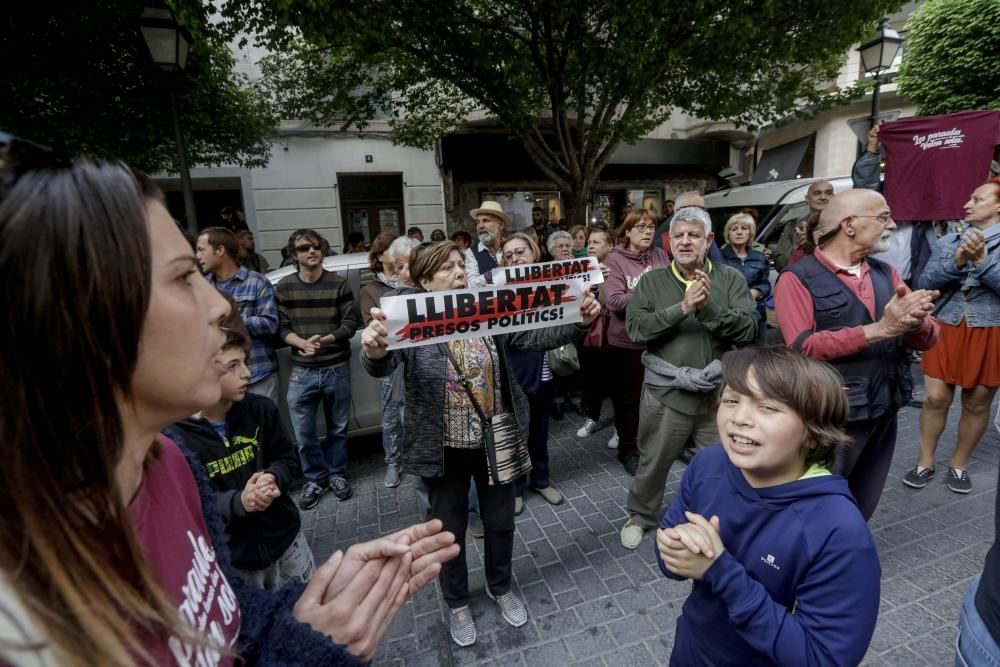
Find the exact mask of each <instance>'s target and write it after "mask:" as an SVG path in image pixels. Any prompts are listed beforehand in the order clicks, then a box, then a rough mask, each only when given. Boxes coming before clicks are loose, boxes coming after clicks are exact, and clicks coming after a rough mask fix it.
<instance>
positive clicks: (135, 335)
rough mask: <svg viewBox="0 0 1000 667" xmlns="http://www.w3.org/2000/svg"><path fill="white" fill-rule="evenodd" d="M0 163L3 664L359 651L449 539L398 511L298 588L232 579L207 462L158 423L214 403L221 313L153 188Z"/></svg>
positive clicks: (74, 170) (369, 646)
mask: <svg viewBox="0 0 1000 667" xmlns="http://www.w3.org/2000/svg"><path fill="white" fill-rule="evenodd" d="M6 157H7V156H0V163H2V164H4V165H5V166H8V167H9V165H11V164H16V162H15V161H10V160H7V159H4V158H6ZM2 176H3V180H2V181H0V182H2V183H3V184H4V185H8V184H11V183H12V182H13V185H12V187H11V189H10V190H9V192H7V194H6V196H5V197H3V200H2V201H0V280H2V282H3V284H4V285H6V286H8V287H9V289H10V291H9V293H8V294H7V295H5V297H4V298H3V299H2V300H0V309H3V311H4V313H5V314H4V315H3V316H2V317H0V322H3V323H4V324H3V325H2V326H0V384H2V391H0V396H2V397H3V398H2V401H0V459H2V460H3V462H4V465H3V466H0V664H11V665H43V664H44V665H69V666H71V667H74V666H81V667H82V666H84V665H123V666H133V665H138V664H142V665H166V664H180V663H183V664H203V665H233V664H236V663H237V662H243V661H246V662H247V663H249V664H258V665H268V664H272V665H273V664H282V665H287V664H352V663H353V662H355V661H356V659H360V660H362V661H366V660H370V659H371V658H372V656H373V654H374V652H375V648H376V646H377V642H378V640H379V638H380V637H381V636H382V634H383V633H384V632H385V629H386V627H387V626H388V624H389V622H390V621H391V619H392V617H393V615H394V614H395V612H396V610H398V609H399V607H400V606H401V605H402V603H403V602H404V601H405V599H406V598H407V597H409V596H410V595H412V593H413V592H414V591H416V590H417V589H419V588H420V587H421V586H422V585H424V584H426V583H428V582H429V581H430V580H432V579H433V578H434V576H435V575H436V574H437V570H438V567H439V565H438V563H440V562H441V561H442V560H446V559H448V558H451V557H453V556H454V555H456V554H457V547H454V545H451V546H449V545H450V544H451V542H452V537H451V536H450V535H448V534H446V533H440V532H439V531H440V528H441V525H440V523H439V522H431V523H429V524H423V525H418V526H413V527H411V528H408V529H406V530H404V531H401V532H400V533H398V534H396V535H393V536H390V537H386V538H381V539H379V540H375V541H373V542H368V543H365V544H361V545H356V546H353V547H351V548H350V549H348V550H347V552H346V553H343V552H340V551H338V552H336V553H335V554H334V555H333V557H332V558H331V559H330V560H329V561H327V562H326V563H324V564H323V565H321V566H320V567H319V568H318V569H317V571H316V573H315V575H314V576H313V578H312V580H311V581H310V582H309V584H308V585H304V584H301V583H290V584H287V585H285V586H284V587H282V588H281V589H279V590H278V591H273V592H272V591H262V590H254V589H251V588H250V587H248V586H246V585H245V584H244V582H243V579H242V577H241V576H240V575H239V574H238V573H237V572H236V571H235V570H234V569H233V567H232V565H231V563H230V558H229V550H228V548H227V546H226V545H227V540H226V539H224V526H223V522H222V518H221V516H220V514H219V511H218V508H217V506H216V498H215V495H214V494H213V493H212V492H211V490H210V487H209V483H208V479H207V477H206V475H205V471H204V468H203V467H202V465H201V463H200V462H199V461H198V460H197V459H195V458H193V457H192V455H190V454H189V453H187V452H186V451H185V450H184V449H183V448H182V447H181V446H179V445H178V443H176V442H175V441H173V440H171V439H169V438H167V437H165V436H163V435H162V434H161V433H160V431H161V429H163V428H165V427H166V426H168V425H169V424H171V423H173V422H175V421H177V420H180V419H183V418H185V417H187V416H188V415H191V414H193V413H195V412H197V411H199V410H201V409H204V408H207V407H209V406H211V405H213V404H216V403H217V402H218V401H219V397H220V396H221V392H222V387H221V378H222V376H223V374H224V373H225V371H226V368H225V367H224V366H223V365H222V364H221V362H220V361H219V359H218V357H217V354H218V352H219V350H220V348H221V347H222V345H223V343H224V341H225V336H224V334H223V332H222V330H221V329H220V327H219V322H220V321H221V320H222V318H223V317H224V316H225V315H226V314H227V313H228V311H229V306H228V304H227V303H226V301H225V300H224V299H223V298H222V296H221V295H220V294H219V293H218V292H216V291H215V290H214V289H212V287H211V286H210V285H209V284H208V282H207V281H206V280H204V279H203V278H202V277H201V274H200V272H199V271H198V265H197V263H196V261H195V257H194V256H193V255H192V252H191V246H190V245H189V244H188V242H187V241H186V240H185V239H184V236H183V235H182V234H181V232H180V231H179V230H178V228H177V225H176V224H175V223H174V220H173V219H172V218H171V217H170V214H169V212H168V211H167V209H166V207H165V206H164V198H163V194H162V193H161V192H160V191H159V190H157V189H156V187H155V186H154V185H153V184H152V182H151V181H149V180H148V179H147V178H145V177H142V176H137V175H136V174H133V173H132V172H130V171H129V170H128V169H127V168H125V167H123V166H121V165H117V164H103V163H92V162H78V163H73V164H64V165H61V166H58V167H50V168H44V169H41V168H40V169H35V170H33V171H30V172H28V173H24V174H22V175H20V176H19V177H18V176H17V175H12V174H10V173H4V174H3V175H2ZM15 181H16V182H15ZM0 195H2V193H0ZM49 267H58V270H54V271H53V270H49ZM43 274H44V275H43ZM352 656H353V657H352Z"/></svg>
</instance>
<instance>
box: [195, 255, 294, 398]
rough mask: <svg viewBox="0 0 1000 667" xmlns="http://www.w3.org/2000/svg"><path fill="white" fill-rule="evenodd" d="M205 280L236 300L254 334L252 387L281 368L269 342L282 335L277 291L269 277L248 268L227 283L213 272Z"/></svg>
mask: <svg viewBox="0 0 1000 667" xmlns="http://www.w3.org/2000/svg"><path fill="white" fill-rule="evenodd" d="M205 278H206V280H208V283H209V284H210V285H211V286H212V287H214V288H216V289H217V290H219V291H221V292H226V293H227V294H229V295H230V296H232V297H233V299H235V300H236V304H237V305H238V306H239V308H240V315H241V316H242V317H243V324H245V325H246V327H247V330H248V331H249V332H250V358H249V359H247V367H248V368H249V369H250V384H253V383H255V382H260V381H261V380H263V379H264V378H266V377H267V376H268V375H270V374H271V373H273V372H275V371H276V370H277V369H278V359H277V357H276V356H275V355H274V347H273V346H272V344H271V342H270V340H269V339H270V337H271V336H274V335H275V334H276V333H278V302H277V300H276V299H275V297H274V288H273V287H271V283H270V281H268V279H267V278H265V277H264V276H262V275H260V274H259V273H257V272H256V271H250V270H248V269H247V268H246V267H245V266H241V267H240V268H239V270H238V271H237V272H236V275H235V276H233V277H232V278H230V279H229V280H226V281H224V282H219V281H216V279H215V276H213V275H212V274H211V273H209V274H207V275H206V276H205Z"/></svg>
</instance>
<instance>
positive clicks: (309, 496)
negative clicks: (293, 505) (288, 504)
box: [299, 482, 330, 510]
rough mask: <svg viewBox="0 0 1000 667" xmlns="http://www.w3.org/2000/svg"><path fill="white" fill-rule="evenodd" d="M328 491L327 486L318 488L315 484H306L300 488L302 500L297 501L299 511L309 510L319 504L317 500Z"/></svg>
mask: <svg viewBox="0 0 1000 667" xmlns="http://www.w3.org/2000/svg"><path fill="white" fill-rule="evenodd" d="M329 490H330V487H329V486H325V485H324V486H320V485H319V484H317V483H316V482H306V483H305V485H304V486H303V487H302V499H301V500H299V509H303V510H311V509H312V508H314V507H316V505H318V504H319V499H320V498H322V497H323V494H324V493H326V492H327V491H329Z"/></svg>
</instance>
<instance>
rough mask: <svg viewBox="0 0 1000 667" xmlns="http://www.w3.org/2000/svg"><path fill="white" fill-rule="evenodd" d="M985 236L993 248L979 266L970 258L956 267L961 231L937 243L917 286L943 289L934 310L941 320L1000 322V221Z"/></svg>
mask: <svg viewBox="0 0 1000 667" xmlns="http://www.w3.org/2000/svg"><path fill="white" fill-rule="evenodd" d="M984 236H985V237H986V248H987V250H988V251H990V252H989V255H988V256H987V257H986V261H984V262H983V263H982V264H981V265H979V267H978V268H977V267H974V266H973V265H972V263H971V262H969V263H966V265H965V266H963V267H962V268H961V269H956V268H955V261H954V259H955V251H956V250H958V246H959V244H960V243H961V242H962V236H961V234H946V235H945V236H942V237H941V238H940V239H938V242H937V243H935V244H934V248H933V249H932V250H931V258H930V259H929V260H928V261H927V267H926V268H925V269H924V272H923V274H922V275H921V276H920V278H919V279H918V281H917V287H919V288H921V289H936V290H941V296H940V297H938V300H937V304H935V313H934V317H935V318H936V319H937V320H938V322H942V323H944V324H950V325H952V326H955V325H957V324H958V323H959V322H961V321H962V318H963V317H964V318H965V324H966V326H968V327H972V328H977V327H995V326H1000V247H998V245H1000V225H994V226H993V227H991V228H990V229H988V230H987V231H986V232H985V233H984Z"/></svg>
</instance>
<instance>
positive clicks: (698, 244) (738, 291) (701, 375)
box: [621, 206, 757, 549]
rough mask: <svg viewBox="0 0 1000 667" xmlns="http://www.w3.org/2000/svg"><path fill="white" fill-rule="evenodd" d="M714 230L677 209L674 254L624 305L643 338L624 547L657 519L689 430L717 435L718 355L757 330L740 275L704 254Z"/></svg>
mask: <svg viewBox="0 0 1000 667" xmlns="http://www.w3.org/2000/svg"><path fill="white" fill-rule="evenodd" d="M713 237H714V235H713V234H712V220H711V218H710V217H709V215H708V213H706V212H705V211H704V210H703V209H701V208H697V207H694V206H689V207H686V208H682V209H679V210H678V212H677V214H676V215H675V216H674V218H673V220H672V221H671V225H670V247H671V250H673V253H674V260H673V262H672V263H671V265H670V267H668V268H665V269H656V270H653V271H650V272H648V273H646V274H645V275H644V276H643V277H642V280H640V281H639V284H638V285H637V286H636V288H635V293H634V294H633V296H632V300H631V301H630V302H629V304H628V310H627V311H626V315H625V326H626V329H627V331H628V335H629V336H630V337H631V338H632V340H634V341H636V342H644V343H646V352H645V353H644V354H643V364H644V365H645V366H646V376H645V383H644V385H643V388H642V399H641V402H640V405H639V469H638V471H637V472H636V475H635V479H633V480H632V488H631V489H630V490H629V495H628V513H629V519H628V521H627V522H626V523H625V526H624V527H623V528H622V532H621V541H622V546H624V547H625V548H627V549H635V548H637V547H638V546H639V544H640V543H641V542H642V535H643V532H644V531H646V530H648V529H650V528H655V527H656V526H657V525H658V524H659V521H660V516H661V514H662V511H661V510H662V504H663V487H664V484H665V483H666V480H667V474H668V473H669V472H670V466H671V465H673V462H674V460H675V459H676V458H677V455H678V454H679V453H680V451H681V448H683V447H684V443H685V442H687V440H688V438H693V439H694V442H695V444H696V445H698V446H699V447H704V446H706V445H711V444H715V443H716V442H718V441H719V434H718V429H717V428H716V425H715V404H716V391H717V389H718V386H719V381H720V379H721V377H722V374H721V364H720V363H719V359H720V358H721V357H722V355H723V353H724V352H726V350H730V349H732V348H733V347H741V346H744V345H749V344H750V343H752V342H754V339H755V336H756V335H757V310H756V306H755V305H754V300H753V297H752V296H750V290H749V288H748V287H747V283H746V280H745V279H744V278H743V275H742V274H741V273H740V272H739V271H737V270H736V269H734V268H731V267H729V266H724V265H722V264H713V263H712V262H711V261H710V260H708V258H707V255H708V248H709V246H710V244H711V243H712V240H713Z"/></svg>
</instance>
